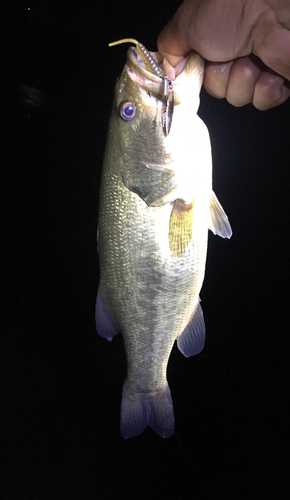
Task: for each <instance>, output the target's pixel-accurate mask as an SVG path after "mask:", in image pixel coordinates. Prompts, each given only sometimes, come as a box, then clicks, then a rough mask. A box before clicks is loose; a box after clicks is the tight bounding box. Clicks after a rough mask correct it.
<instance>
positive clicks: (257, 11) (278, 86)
mask: <svg viewBox="0 0 290 500" xmlns="http://www.w3.org/2000/svg"><path fill="white" fill-rule="evenodd" d="M157 45H158V50H159V52H160V53H161V54H162V55H163V56H164V57H166V59H167V60H168V61H169V63H170V64H171V65H172V66H175V65H176V64H177V63H178V62H179V61H180V60H181V59H183V58H184V57H185V56H186V55H187V54H188V52H190V51H191V50H192V49H193V50H196V51H197V52H199V53H200V54H201V55H202V56H203V57H204V58H205V60H206V68H205V76H204V87H205V88H206V90H207V91H208V92H209V93H210V94H211V95H212V96H214V97H217V98H224V97H225V98H226V99H227V100H228V102H229V103H231V104H233V105H234V106H243V105H245V104H248V103H250V102H252V103H253V105H254V106H255V107H256V108H258V109H260V110H265V109H269V108H272V107H274V106H278V105H279V104H282V103H283V102H284V101H286V100H287V99H288V97H290V84H289V80H290V0H184V1H183V3H182V4H181V5H180V7H179V9H178V10H177V12H176V13H175V15H174V16H173V18H172V19H171V20H170V21H169V22H168V24H167V25H166V26H165V27H164V28H163V30H162V31H161V33H160V34H159V37H158V40H157Z"/></svg>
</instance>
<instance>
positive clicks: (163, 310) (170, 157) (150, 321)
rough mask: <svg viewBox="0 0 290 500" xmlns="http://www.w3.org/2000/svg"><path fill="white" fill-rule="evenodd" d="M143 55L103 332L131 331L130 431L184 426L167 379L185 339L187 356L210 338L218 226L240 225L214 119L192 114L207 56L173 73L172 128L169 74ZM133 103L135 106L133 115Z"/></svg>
mask: <svg viewBox="0 0 290 500" xmlns="http://www.w3.org/2000/svg"><path fill="white" fill-rule="evenodd" d="M151 54H152V53H151ZM152 57H154V59H155V60H158V58H157V57H156V56H154V54H152ZM134 58H135V59H134ZM137 58H138V53H137V51H136V49H129V51H128V55H127V62H126V65H125V68H124V70H123V73H122V75H121V77H120V79H119V80H118V81H117V83H116V87H115V97H114V103H113V110H112V114H111V118H110V124H109V132H108V138H107V144H106V150H105V157H104V165H103V174H102V182H101V191H100V209H99V223H98V227H99V231H98V234H99V237H98V239H99V257H100V273H101V277H100V285H99V291H98V298H97V305H96V326H97V331H98V333H99V334H100V335H101V336H102V337H105V338H107V339H109V340H111V339H112V337H113V336H114V335H116V334H117V333H118V332H120V333H121V334H122V336H123V338H124V346H125V351H126V359H127V376H126V380H125V382H124V386H123V394H122V404H121V434H122V436H123V437H124V438H128V437H131V436H134V435H137V434H140V433H141V432H142V431H143V430H144V429H145V428H146V427H147V426H148V425H149V426H151V427H152V429H153V430H155V431H156V432H157V433H158V434H159V435H160V436H162V437H169V436H170V435H172V433H173V431H174V411H173V405H172V400H171V395H170V389H169V386H168V383H167V379H166V370H167V364H168V360H169V356H170V352H171V350H172V347H173V344H174V342H175V340H177V345H178V347H179V349H180V350H181V352H182V353H183V354H184V355H185V356H190V355H193V354H197V353H198V352H200V350H201V349H202V348H203V345H204V341H205V327H204V321H203V314H202V310H201V306H200V302H199V293H200V289H201V286H202V282H203V278H204V271H205V262H206V252H207V236H208V228H211V229H212V230H213V232H215V234H219V235H220V236H222V237H230V236H231V228H230V225H229V223H228V220H227V216H226V215H225V213H224V211H223V209H222V207H221V206H220V204H219V203H218V201H217V199H216V197H215V195H214V194H213V193H212V187H211V151H210V142H209V137H208V132H207V129H206V127H205V125H204V124H203V122H202V121H201V120H200V118H199V117H198V116H197V114H196V110H195V113H194V115H193V114H192V110H193V104H192V102H194V99H195V101H196V95H195V94H196V93H198V94H199V91H200V86H201V83H202V68H203V61H202V59H201V58H200V56H198V55H197V54H194V53H193V54H191V55H190V56H189V57H188V58H187V60H186V61H185V65H184V68H183V69H182V71H181V72H180V74H178V76H177V77H176V79H175V80H174V81H173V88H174V91H175V92H176V95H177V99H176V100H175V103H176V104H175V106H176V109H175V110H174V119H173V122H172V126H171V130H170V133H169V134H167V133H165V131H164V127H163V124H162V114H163V112H164V109H163V106H164V105H165V104H164V99H163V96H162V79H161V78H160V82H158V78H157V76H156V75H155V74H154V75H153V76H152V80H151V77H150V72H148V71H147V70H144V68H143V67H142V66H141V64H142V62H140V58H138V59H137ZM159 59H160V56H159ZM149 89H150V90H149ZM127 105H128V106H129V108H128V109H129V110H130V113H127V114H125V115H124V116H123V115H122V110H123V109H125V110H126V106H127ZM124 107H125V108H124ZM128 117H129V118H128ZM162 158H164V162H163V161H162ZM184 162H187V165H186V164H184ZM188 198H190V201H189V200H188Z"/></svg>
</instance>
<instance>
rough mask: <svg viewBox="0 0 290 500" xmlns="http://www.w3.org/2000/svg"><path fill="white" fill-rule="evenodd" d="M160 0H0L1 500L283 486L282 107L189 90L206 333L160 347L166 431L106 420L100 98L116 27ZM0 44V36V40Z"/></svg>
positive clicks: (112, 354) (139, 25) (114, 350)
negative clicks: (217, 218) (98, 311)
mask: <svg viewBox="0 0 290 500" xmlns="http://www.w3.org/2000/svg"><path fill="white" fill-rule="evenodd" d="M177 5H178V2H177V1H173V0H167V1H160V2H155V1H154V2H153V0H145V1H143V2H133V1H131V0H124V1H123V2H120V1H119V2H117V1H115V0H114V1H111V0H109V1H108V2H104V3H102V4H101V3H98V2H97V1H95V2H93V1H87V2H85V1H84V2H72V1H70V2H69V1H67V2H65V1H58V2H52V1H48V0H47V1H45V0H40V1H39V2H36V1H31V2H28V0H23V1H20V0H19V1H16V0H10V1H8V0H6V1H2V2H1V11H2V14H1V16H2V23H3V24H2V27H1V30H0V37H1V46H2V49H1V50H2V60H1V74H2V90H3V92H2V94H1V106H2V111H1V123H2V130H1V141H2V142H3V146H2V147H1V157H2V158H1V165H0V171H1V179H2V180H1V184H0V186H1V199H2V201H4V202H5V203H4V209H2V210H1V215H2V218H3V222H2V224H1V250H2V252H1V253H3V257H4V259H3V271H2V277H1V285H2V287H1V288H3V292H4V294H3V299H2V301H1V302H2V305H3V313H2V314H1V319H2V323H3V326H2V327H1V414H0V426H1V454H0V460H1V478H0V500H58V499H80V500H95V499H108V500H111V499H112V500H113V499H114V500H115V499H116V500H121V499H128V498H129V499H139V498H142V499H143V498H146V499H147V498H152V499H174V500H178V499H180V500H183V499H187V498H191V499H196V500H203V499H206V500H216V499H223V500H239V499H243V500H251V499H255V500H258V499H259V500H260V499H263V500H264V499H265V500H282V499H283V500H285V499H289V498H290V486H289V451H288V450H289V439H288V438H289V435H288V432H289V431H288V417H289V385H288V382H287V379H288V375H289V373H288V359H289V340H288V338H289V309H290V305H289V294H288V288H289V276H290V273H289V251H290V243H289V234H288V229H289V211H290V202H289V195H288V193H289V180H290V175H289V153H290V143H289V125H290V121H289V112H290V103H289V101H288V103H286V104H284V105H283V106H280V107H279V108H276V109H273V110H269V111H267V112H259V111H257V110H255V109H254V108H253V107H252V105H249V106H246V107H244V108H241V109H236V108H234V107H232V106H230V105H229V104H228V103H227V102H226V101H218V100H215V99H213V98H211V97H209V96H208V95H207V94H206V92H204V91H203V92H202V99H201V107H200V115H201V116H202V118H203V119H204V120H205V122H206V124H207V125H208V127H209V130H210V133H211V137H212V145H213V158H214V174H213V177H214V189H215V191H216V193H217V195H218V197H219V199H220V201H221V203H222V205H223V207H224V209H225V210H226V212H227V214H228V216H229V218H230V221H231V224H232V227H233V232H234V235H233V237H232V239H231V240H230V241H228V240H222V239H220V238H218V237H214V236H213V235H212V234H210V236H209V252H208V264H207V272H206V278H205V282H204V287H203V290H202V294H201V297H202V301H203V310H204V315H205V320H206V326H207V342H206V346H205V348H204V350H203V352H202V354H200V355H199V356H196V357H194V358H189V359H185V358H184V357H183V356H182V355H181V353H180V352H179V351H178V350H177V348H176V347H174V349H173V352H172V356H171V358H170V363H169V367H168V379H169V383H170V387H171V392H172V396H173V401H174V407H175V416H176V429H175V430H176V434H174V435H173V437H172V438H170V439H166V440H163V439H161V438H160V437H159V436H157V435H155V434H154V433H153V432H152V431H151V430H150V429H148V430H146V431H145V432H144V433H143V434H142V435H141V436H139V437H136V438H132V439H130V440H127V441H125V440H123V439H122V438H121V437H120V434H119V413H120V400H121V389H122V384H123V380H124V377H125V370H126V365H125V355H124V349H123V344H122V339H121V337H120V336H119V338H115V339H114V341H113V342H112V343H108V342H107V341H105V340H103V339H101V338H99V337H98V335H97V333H96V331H95V327H94V302H95V296H96V291H97V285H98V275H99V271H98V258H97V252H96V241H95V240H96V227H97V212H98V190H99V180H100V171H101V163H102V155H103V150H104V141H105V137H106V129H107V122H108V117H109V113H110V108H111V96H112V91H113V86H114V82H115V79H116V77H117V76H118V74H119V73H120V71H121V69H122V67H123V65H124V62H125V53H126V49H127V47H126V46H120V47H115V48H111V49H109V48H108V47H107V44H108V42H111V41H114V40H117V39H119V38H123V37H126V36H133V37H136V38H137V39H138V40H140V41H141V42H142V43H144V44H145V46H146V47H147V48H148V49H150V50H155V49H156V38H157V35H158V33H159V31H160V29H161V28H162V27H163V25H164V24H165V22H166V21H167V20H168V19H169V18H170V17H171V15H172V14H173V13H174V11H175V10H176V8H177ZM2 42H3V43H2Z"/></svg>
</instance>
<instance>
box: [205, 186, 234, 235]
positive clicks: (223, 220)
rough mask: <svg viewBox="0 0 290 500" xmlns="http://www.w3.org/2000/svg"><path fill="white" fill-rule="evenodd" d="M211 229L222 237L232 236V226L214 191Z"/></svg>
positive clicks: (211, 206)
mask: <svg viewBox="0 0 290 500" xmlns="http://www.w3.org/2000/svg"><path fill="white" fill-rule="evenodd" d="M209 229H210V230H211V231H212V232H213V233H214V234H217V235H218V236H221V237H222V238H230V237H231V236H232V228H231V225H230V223H229V220H228V217H227V215H226V213H225V212H224V209H223V207H222V206H221V204H220V202H219V201H218V199H217V197H216V195H215V193H214V192H213V191H212V195H211V199H210V224H209Z"/></svg>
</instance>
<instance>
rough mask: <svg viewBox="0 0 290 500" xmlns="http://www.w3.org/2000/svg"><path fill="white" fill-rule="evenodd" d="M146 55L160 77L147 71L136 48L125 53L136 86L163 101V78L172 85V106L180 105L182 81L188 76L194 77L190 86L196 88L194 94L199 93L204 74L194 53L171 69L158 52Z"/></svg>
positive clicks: (202, 63) (202, 62) (198, 56)
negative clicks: (156, 68)
mask: <svg viewBox="0 0 290 500" xmlns="http://www.w3.org/2000/svg"><path fill="white" fill-rule="evenodd" d="M148 54H149V55H150V56H151V57H152V58H153V60H154V62H156V65H157V66H158V68H159V69H160V74H161V76H158V75H156V74H154V73H153V72H152V71H148V70H147V69H146V67H145V64H144V61H143V60H142V57H141V56H140V54H139V52H138V50H137V49H136V47H133V46H131V47H129V49H128V51H127V66H128V67H129V68H130V69H131V71H130V76H131V77H132V78H133V79H134V80H136V81H137V82H138V84H139V85H140V86H141V87H142V88H143V89H144V90H145V91H147V92H149V93H150V94H152V95H154V96H155V97H158V99H160V100H161V101H163V102H164V101H165V98H164V92H163V80H164V78H165V76H167V77H168V78H169V80H170V81H171V82H172V84H173V88H174V104H175V105H176V104H180V103H181V101H182V93H183V91H182V87H183V85H184V83H183V82H184V80H185V79H186V78H187V77H188V75H190V74H192V75H193V76H194V78H193V81H192V84H193V85H194V86H196V93H199V91H200V88H201V85H202V82H203V72H204V60H203V58H202V57H201V56H200V55H199V54H197V53H196V52H191V53H190V54H189V55H188V56H186V57H185V58H184V59H183V60H182V61H180V62H179V63H178V65H177V66H176V67H172V66H171V65H170V64H169V62H168V61H167V59H166V58H163V56H162V55H161V54H160V53H159V52H151V51H148Z"/></svg>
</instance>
